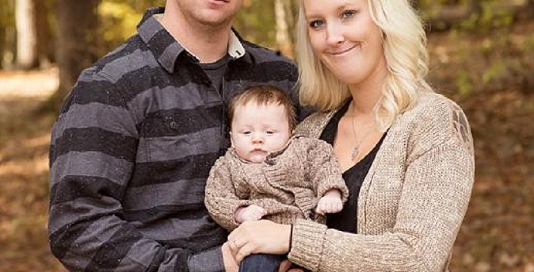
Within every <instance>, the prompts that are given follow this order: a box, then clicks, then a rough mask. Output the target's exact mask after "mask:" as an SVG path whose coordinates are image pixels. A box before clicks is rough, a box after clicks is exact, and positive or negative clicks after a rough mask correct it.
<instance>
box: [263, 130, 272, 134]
mask: <svg viewBox="0 0 534 272" xmlns="http://www.w3.org/2000/svg"><path fill="white" fill-rule="evenodd" d="M265 133H266V134H267V135H273V134H274V131H271V130H267V131H265Z"/></svg>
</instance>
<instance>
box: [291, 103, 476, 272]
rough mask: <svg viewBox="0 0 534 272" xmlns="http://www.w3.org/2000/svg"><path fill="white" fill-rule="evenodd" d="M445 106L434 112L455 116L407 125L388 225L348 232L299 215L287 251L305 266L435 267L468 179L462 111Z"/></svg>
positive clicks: (455, 224)
mask: <svg viewBox="0 0 534 272" xmlns="http://www.w3.org/2000/svg"><path fill="white" fill-rule="evenodd" d="M451 108H455V106H452V107H450V106H449V107H441V108H436V109H434V110H435V111H434V112H437V113H440V114H441V113H443V112H451V115H450V116H455V117H453V118H443V119H447V120H446V121H443V122H441V121H438V122H435V121H436V120H429V119H425V118H428V117H429V116H424V118H422V119H421V120H419V121H420V122H419V123H418V125H417V127H416V128H415V131H413V133H412V135H414V136H413V137H411V140H410V141H411V142H412V144H413V148H412V149H411V151H410V154H409V156H408V157H409V158H407V162H406V164H407V165H406V171H405V176H404V182H403V187H402V192H401V194H400V199H399V204H398V211H397V214H396V216H395V224H394V226H393V228H391V229H388V230H387V231H384V232H383V233H380V234H375V235H368V234H352V233H345V232H340V231H337V230H333V229H326V227H325V226H322V225H320V224H316V223H314V222H309V221H304V220H299V221H298V222H297V224H295V226H294V231H293V239H292V245H293V247H292V249H291V252H290V254H289V259H290V260H291V261H293V262H295V263H297V264H299V265H302V266H304V267H306V268H308V269H310V270H312V271H442V270H443V268H444V267H445V264H446V262H447V259H448V256H449V253H450V252H451V250H452V246H453V243H454V240H455V239H456V236H457V234H458V231H459V229H460V225H461V222H462V220H463V217H464V215H465V212H466V210H467V205H468V202H469V198H470V195H471V189H472V185H473V180H474V159H473V152H472V140H471V135H470V131H469V127H468V124H467V119H466V118H465V116H464V115H463V113H462V112H461V111H457V110H454V109H453V110H451ZM452 112H454V113H452ZM438 119H439V118H438ZM452 119H456V120H452ZM451 128H452V129H451ZM436 135H438V136H437V137H436ZM428 143H430V145H428ZM427 147H429V148H427ZM369 212H371V211H369Z"/></svg>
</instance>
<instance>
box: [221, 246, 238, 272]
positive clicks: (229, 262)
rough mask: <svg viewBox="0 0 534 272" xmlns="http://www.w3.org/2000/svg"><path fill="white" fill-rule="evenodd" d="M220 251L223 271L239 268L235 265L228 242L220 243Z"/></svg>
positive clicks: (231, 271) (234, 271)
mask: <svg viewBox="0 0 534 272" xmlns="http://www.w3.org/2000/svg"><path fill="white" fill-rule="evenodd" d="M221 251H222V255H223V262H224V271H226V272H237V271H238V270H239V266H238V265H237V261H236V260H235V258H234V255H233V254H232V250H231V249H230V247H229V246H228V242H226V243H224V244H223V245H222V247H221Z"/></svg>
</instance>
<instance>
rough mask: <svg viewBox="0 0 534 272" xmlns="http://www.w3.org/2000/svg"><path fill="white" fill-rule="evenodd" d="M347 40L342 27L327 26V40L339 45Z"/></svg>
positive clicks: (330, 43)
mask: <svg viewBox="0 0 534 272" xmlns="http://www.w3.org/2000/svg"><path fill="white" fill-rule="evenodd" d="M344 41H345V36H344V35H343V31H342V29H341V28H340V27H339V26H337V25H332V24H330V25H328V26H327V28H326V42H327V43H328V44H329V45H331V46H337V45H340V44H342V43H343V42H344Z"/></svg>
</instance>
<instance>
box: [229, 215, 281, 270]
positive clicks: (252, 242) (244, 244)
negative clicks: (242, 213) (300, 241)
mask: <svg viewBox="0 0 534 272" xmlns="http://www.w3.org/2000/svg"><path fill="white" fill-rule="evenodd" d="M290 232H291V226H290V225H282V224H276V223H273V222H271V221H268V220H260V221H248V222H244V223H243V224H241V225H240V226H239V227H238V228H237V229H235V230H234V231H232V233H230V235H229V236H228V245H229V246H230V249H231V250H232V252H234V256H235V259H236V261H237V262H238V263H241V261H242V260H243V259H244V258H245V257H246V256H248V255H250V254H255V253H265V254H276V255H282V254H286V253H287V252H289V242H290V241H289V238H290V237H289V236H290Z"/></svg>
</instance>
